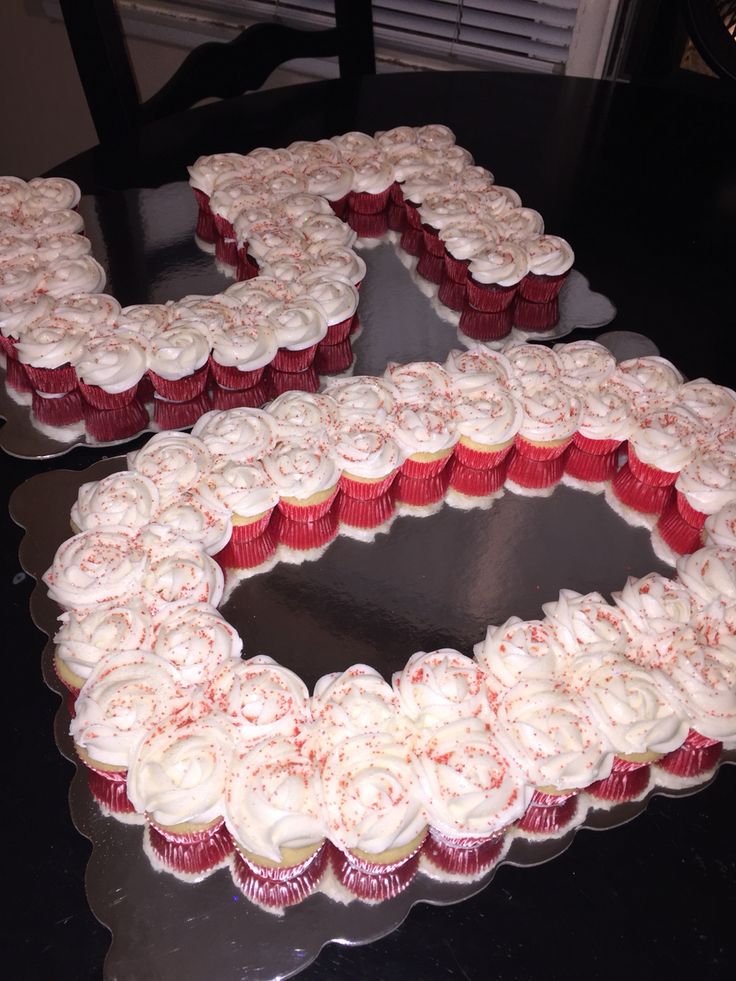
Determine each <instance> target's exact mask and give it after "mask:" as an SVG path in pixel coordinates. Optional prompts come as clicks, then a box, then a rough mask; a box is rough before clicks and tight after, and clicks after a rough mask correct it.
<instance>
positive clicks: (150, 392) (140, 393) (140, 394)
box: [136, 373, 155, 402]
mask: <svg viewBox="0 0 736 981" xmlns="http://www.w3.org/2000/svg"><path fill="white" fill-rule="evenodd" d="M154 394H155V390H154V387H153V382H152V381H151V379H150V378H149V377H148V374H147V373H146V374H145V375H144V376H143V377H142V378H141V380H140V381H139V382H138V389H137V391H136V398H137V399H138V401H139V402H152V401H153V396H154Z"/></svg>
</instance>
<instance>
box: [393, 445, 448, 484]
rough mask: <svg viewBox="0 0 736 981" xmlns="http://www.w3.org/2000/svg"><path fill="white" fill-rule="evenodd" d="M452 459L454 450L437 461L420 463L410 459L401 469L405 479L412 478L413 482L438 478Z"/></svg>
mask: <svg viewBox="0 0 736 981" xmlns="http://www.w3.org/2000/svg"><path fill="white" fill-rule="evenodd" d="M451 459H452V450H449V451H448V452H447V453H446V454H445V456H441V457H439V459H437V460H428V461H420V460H412V459H411V457H410V458H409V459H408V460H404V462H403V463H402V464H401V467H400V469H401V473H402V474H403V475H404V476H405V477H411V479H412V480H426V479H427V478H428V477H436V476H437V474H439V473H441V472H442V471H443V470H444V469H445V467H446V466H447V464H448V463H449V462H450V460H451Z"/></svg>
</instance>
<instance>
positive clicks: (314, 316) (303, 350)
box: [269, 299, 327, 371]
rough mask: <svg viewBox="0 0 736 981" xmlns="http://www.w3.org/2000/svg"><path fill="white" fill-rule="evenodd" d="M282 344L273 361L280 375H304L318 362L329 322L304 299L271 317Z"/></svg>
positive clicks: (310, 301)
mask: <svg viewBox="0 0 736 981" xmlns="http://www.w3.org/2000/svg"><path fill="white" fill-rule="evenodd" d="M269 323H270V325H271V327H272V328H273V331H274V334H275V335H276V341H277V343H278V351H277V352H276V355H275V356H274V359H273V367H274V368H275V369H276V370H277V371H303V370H304V369H305V368H308V367H309V365H310V364H311V363H312V361H313V360H314V355H315V354H316V351H317V345H318V344H319V342H320V341H321V340H323V338H324V337H325V336H326V335H327V318H326V316H325V313H324V311H323V309H322V307H321V306H320V305H319V303H317V302H315V301H314V300H309V299H302V300H299V301H296V302H295V303H293V304H290V305H289V306H286V307H284V308H283V310H281V311H280V312H278V313H273V314H271V315H270V316H269Z"/></svg>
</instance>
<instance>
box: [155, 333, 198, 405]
mask: <svg viewBox="0 0 736 981" xmlns="http://www.w3.org/2000/svg"><path fill="white" fill-rule="evenodd" d="M209 356H210V338H209V336H208V334H207V332H206V329H205V328H204V325H203V324H202V323H201V322H199V321H194V320H192V321H185V320H180V321H177V322H176V323H175V324H174V325H172V326H171V327H170V328H168V329H167V330H165V331H162V332H161V333H160V334H157V335H156V336H155V337H153V338H152V340H151V345H150V348H149V354H148V376H149V378H150V379H151V381H152V382H153V387H154V389H155V390H156V393H157V394H158V395H160V396H161V397H162V398H164V399H168V400H169V401H171V402H186V401H188V400H189V399H192V398H194V397H195V396H197V395H199V394H200V393H201V392H203V391H204V389H205V387H206V385H207V373H208V361H209Z"/></svg>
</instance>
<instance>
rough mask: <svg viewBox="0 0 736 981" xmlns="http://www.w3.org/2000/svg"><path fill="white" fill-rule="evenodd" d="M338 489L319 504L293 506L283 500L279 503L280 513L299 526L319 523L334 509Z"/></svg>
mask: <svg viewBox="0 0 736 981" xmlns="http://www.w3.org/2000/svg"><path fill="white" fill-rule="evenodd" d="M338 489H339V488H338V487H337V486H336V487H335V488H334V490H333V491H332V493H331V494H330V496H329V497H328V498H326V499H325V500H324V501H320V502H319V504H293V503H292V502H291V501H286V500H284V498H281V499H280V500H279V503H278V508H279V511H280V512H281V514H282V515H284V517H286V518H289V520H290V521H294V522H296V523H297V524H303V523H306V522H311V521H317V520H318V519H319V518H323V517H324V516H325V515H326V514H327V512H328V511H329V510H330V508H331V507H332V503H333V501H334V500H335V498H336V497H337V492H338Z"/></svg>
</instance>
